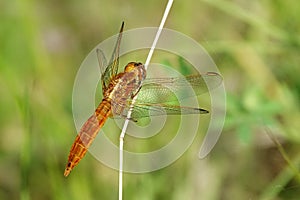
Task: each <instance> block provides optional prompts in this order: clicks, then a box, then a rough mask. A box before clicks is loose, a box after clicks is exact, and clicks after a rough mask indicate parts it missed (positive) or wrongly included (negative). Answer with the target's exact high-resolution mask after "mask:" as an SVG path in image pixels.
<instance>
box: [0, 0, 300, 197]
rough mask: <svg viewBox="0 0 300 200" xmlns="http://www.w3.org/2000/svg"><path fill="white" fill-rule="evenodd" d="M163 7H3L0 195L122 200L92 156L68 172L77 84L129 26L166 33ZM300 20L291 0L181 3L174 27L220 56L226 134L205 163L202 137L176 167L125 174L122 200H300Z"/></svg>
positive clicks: (52, 0)
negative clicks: (80, 73)
mask: <svg viewBox="0 0 300 200" xmlns="http://www.w3.org/2000/svg"><path fill="white" fill-rule="evenodd" d="M165 5H166V2H165V1H160V0H154V1H139V0H131V1H121V0H118V1H110V0H88V1H69V0H68V1H57V0H45V1H35V0H28V1H26V0H13V1H8V0H4V1H1V2H0V95H1V98H0V132H1V134H0V136H1V139H0V199H24V200H29V199H74V200H75V199H78V200H82V199H117V197H118V172H117V171H115V170H112V169H110V168H108V167H106V166H104V165H103V164H101V163H99V162H98V161H97V160H96V159H94V158H93V157H92V156H91V155H90V154H88V155H86V157H85V158H84V159H83V161H82V162H81V163H80V164H79V165H78V166H77V167H76V168H75V170H74V171H73V172H72V173H71V174H70V176H69V177H68V178H65V177H64V176H63V171H64V167H65V164H66V161H67V156H68V153H69V149H70V147H71V144H72V142H73V140H74V137H75V133H76V130H75V126H74V123H73V118H72V87H73V82H74V79H75V76H76V72H77V70H78V68H79V66H80V64H81V62H82V61H83V59H84V58H85V56H86V55H87V53H89V52H90V50H91V49H92V48H94V47H95V46H96V45H97V44H98V43H99V42H101V41H103V40H104V39H106V38H107V37H109V36H112V35H114V34H116V33H117V30H118V29H119V26H120V23H121V21H122V20H124V21H125V22H126V27H125V28H126V29H127V30H128V29H131V28H138V27H145V26H158V24H159V22H160V19H161V16H162V13H163V10H164V7H165ZM299 13H300V4H299V3H297V2H296V1H292V0H264V1H259V0H253V1H246V0H231V1H228V0H226V1H225V0H200V1H196V0H194V1H192V0H186V1H179V0H177V1H176V0H175V2H174V5H173V7H172V10H171V13H170V15H169V18H168V20H167V23H166V27H167V28H171V29H175V30H177V31H180V32H182V33H184V34H186V35H188V36H190V37H192V38H194V39H195V40H197V41H199V42H200V44H202V45H203V46H204V47H205V48H206V49H207V51H208V52H209V53H210V54H211V56H212V57H213V59H214V60H215V62H216V64H217V66H218V67H219V69H220V71H221V73H222V75H223V77H224V83H225V86H226V90H227V117H226V123H225V127H224V130H223V133H222V135H221V138H220V140H219V141H218V143H217V145H216V147H215V148H214V149H213V151H212V152H211V153H210V155H209V156H208V157H207V158H206V159H204V160H199V159H198V157H197V154H198V150H199V146H200V144H201V141H202V140H201V139H202V138H203V136H199V137H198V136H197V138H196V140H195V141H194V143H193V144H192V146H191V147H190V148H189V150H188V151H187V152H186V153H185V154H184V156H182V157H181V158H180V159H179V160H177V161H176V162H175V163H174V164H172V165H171V166H169V167H167V168H164V169H162V170H159V171H156V172H152V173H147V174H138V175H137V174H125V175H124V199H139V200H147V199H149V200H150V199H174V200H177V199H178V200H179V199H193V200H194V199H205V200H206V199H208V200H214V199H224V200H225V199H264V200H265V199H272V200H273V199H274V200H280V199H298V198H299V196H300V179H299V172H298V169H299V166H300V151H299V150H300V147H299V143H300V133H299V129H300V123H299V119H300V113H299V102H300V101H299V99H300V79H299V73H300V67H299V63H300V48H299V47H300V14H299ZM162 60H163V58H162ZM207 123H208V122H207ZM204 126H207V125H204ZM266 126H268V127H271V129H270V130H271V132H272V135H273V136H275V137H276V138H277V139H278V141H280V143H281V144H282V146H280V145H279V144H277V145H276V143H275V142H274V141H272V140H271V139H270V137H269V136H268V134H267V133H266V130H267V129H266ZM115 134H118V133H115ZM125 146H126V143H125ZM297 177H298V178H297Z"/></svg>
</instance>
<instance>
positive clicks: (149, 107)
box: [64, 22, 222, 177]
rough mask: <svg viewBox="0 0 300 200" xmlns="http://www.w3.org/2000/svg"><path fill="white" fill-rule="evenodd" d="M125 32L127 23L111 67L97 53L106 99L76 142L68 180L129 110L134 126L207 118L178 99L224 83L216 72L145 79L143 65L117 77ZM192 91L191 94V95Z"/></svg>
mask: <svg viewBox="0 0 300 200" xmlns="http://www.w3.org/2000/svg"><path fill="white" fill-rule="evenodd" d="M123 29H124V22H123V23H122V25H121V29H120V31H119V35H118V37H117V42H116V44H115V47H114V50H113V53H112V56H111V58H110V61H109V63H108V64H106V63H107V61H106V59H105V56H104V53H103V52H102V51H101V50H100V49H97V50H96V53H97V58H98V62H99V67H100V73H101V86H102V94H103V99H102V101H101V102H100V104H99V105H98V107H97V108H96V110H95V112H94V113H93V114H92V115H91V116H90V117H89V118H88V119H87V121H86V122H85V123H84V124H83V126H82V127H81V129H80V131H79V133H78V134H77V136H76V138H75V141H74V143H73V145H72V147H71V150H70V153H69V157H68V162H67V165H66V168H65V172H64V176H66V177H67V176H68V175H69V174H70V172H71V171H72V169H73V168H74V167H75V166H76V165H77V164H78V163H79V162H80V160H81V159H82V158H83V157H84V156H85V154H86V152H87V150H88V148H89V147H90V145H91V144H92V142H93V140H94V139H95V137H96V136H97V134H98V132H99V131H100V129H101V128H102V127H103V125H104V124H105V122H106V120H107V119H108V118H110V117H112V118H124V119H127V113H128V111H129V110H131V111H132V112H131V116H130V119H129V120H131V121H133V122H137V121H138V120H139V119H140V118H145V117H149V116H159V115H166V114H167V115H186V114H206V113H209V111H208V110H206V109H203V108H194V107H189V106H180V105H178V104H177V103H178V99H184V98H188V97H192V96H195V95H196V96H197V95H200V94H202V93H204V92H206V91H207V87H206V84H210V86H211V88H215V87H217V86H219V85H220V84H221V82H222V77H221V76H220V75H219V74H218V73H216V72H207V73H206V74H202V75H200V74H193V75H188V76H182V77H163V78H146V69H145V66H144V65H143V64H142V63H140V62H129V63H128V64H127V65H126V66H125V68H124V72H121V73H118V68H119V51H120V43H121V39H122V33H123ZM191 88H192V89H193V90H192V92H188V91H190V89H191ZM176 92H177V93H181V95H180V96H179V97H178V95H174V93H176ZM133 99H135V101H134V102H133ZM174 102H175V103H174Z"/></svg>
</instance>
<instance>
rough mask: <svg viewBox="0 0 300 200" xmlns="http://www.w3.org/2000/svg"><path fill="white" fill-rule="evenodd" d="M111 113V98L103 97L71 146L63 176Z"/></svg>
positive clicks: (77, 160)
mask: <svg viewBox="0 0 300 200" xmlns="http://www.w3.org/2000/svg"><path fill="white" fill-rule="evenodd" d="M110 114H111V100H110V99H103V100H102V102H101V103H100V104H99V106H98V107H97V108H96V110H95V112H94V114H93V115H92V116H91V117H90V118H89V119H88V120H87V121H86V122H85V123H84V125H83V126H82V128H81V130H80V132H79V134H78V135H77V136H76V138H75V141H74V143H73V145H72V147H71V150H70V154H69V158H68V164H67V166H66V169H65V173H64V175H65V176H68V175H69V174H70V172H71V170H72V169H73V168H74V167H75V166H76V165H77V164H78V163H79V161H80V160H81V159H82V158H83V156H84V155H85V154H86V152H87V150H88V148H89V147H90V145H91V144H92V142H93V141H94V139H95V137H96V136H97V134H98V132H99V130H100V129H101V128H102V126H103V125H104V123H105V121H106V119H107V118H108V116H109V115H110Z"/></svg>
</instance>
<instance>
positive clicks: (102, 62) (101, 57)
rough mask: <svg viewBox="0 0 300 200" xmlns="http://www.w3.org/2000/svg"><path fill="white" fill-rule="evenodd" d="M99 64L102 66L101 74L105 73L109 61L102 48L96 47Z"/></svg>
mask: <svg viewBox="0 0 300 200" xmlns="http://www.w3.org/2000/svg"><path fill="white" fill-rule="evenodd" d="M96 53H97V59H98V64H99V68H100V74H104V72H105V69H106V67H107V61H106V58H105V55H104V53H103V51H102V50H101V49H96Z"/></svg>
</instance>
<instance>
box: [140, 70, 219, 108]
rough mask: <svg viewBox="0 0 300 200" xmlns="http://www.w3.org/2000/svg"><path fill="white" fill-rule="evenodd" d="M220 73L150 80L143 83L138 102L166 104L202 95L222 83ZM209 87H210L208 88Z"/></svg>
mask: <svg viewBox="0 0 300 200" xmlns="http://www.w3.org/2000/svg"><path fill="white" fill-rule="evenodd" d="M222 80H223V79H222V77H221V75H219V74H218V73H215V72H208V73H206V74H203V75H190V76H185V77H174V78H150V79H146V80H145V81H144V82H143V85H142V88H141V89H140V91H139V93H138V96H137V99H136V102H137V103H152V104H160V103H161V104H165V103H166V102H173V101H177V100H179V99H185V98H188V97H192V96H195V95H200V94H203V93H205V92H207V91H208V88H210V89H213V88H216V87H217V86H219V85H220V84H221V83H222ZM207 85H208V86H209V87H207Z"/></svg>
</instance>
